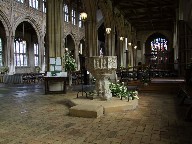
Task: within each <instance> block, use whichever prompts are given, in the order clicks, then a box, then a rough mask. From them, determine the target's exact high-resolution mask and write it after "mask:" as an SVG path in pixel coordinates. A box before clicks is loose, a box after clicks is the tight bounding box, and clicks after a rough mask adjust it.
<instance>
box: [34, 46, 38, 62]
mask: <svg viewBox="0 0 192 144" xmlns="http://www.w3.org/2000/svg"><path fill="white" fill-rule="evenodd" d="M34 56H35V66H39V45H38V44H37V43H35V44H34Z"/></svg>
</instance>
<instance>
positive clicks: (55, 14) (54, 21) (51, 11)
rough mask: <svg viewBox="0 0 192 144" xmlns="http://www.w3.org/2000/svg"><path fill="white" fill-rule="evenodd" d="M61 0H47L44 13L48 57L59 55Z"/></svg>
mask: <svg viewBox="0 0 192 144" xmlns="http://www.w3.org/2000/svg"><path fill="white" fill-rule="evenodd" d="M63 23H64V22H63V0H48V1H47V13H46V28H47V29H46V32H47V42H48V59H47V63H48V70H49V57H61V56H62V48H63V46H64V42H63Z"/></svg>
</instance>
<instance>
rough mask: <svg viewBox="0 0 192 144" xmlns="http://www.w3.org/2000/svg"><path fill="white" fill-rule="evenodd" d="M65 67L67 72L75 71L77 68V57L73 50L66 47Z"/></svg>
mask: <svg viewBox="0 0 192 144" xmlns="http://www.w3.org/2000/svg"><path fill="white" fill-rule="evenodd" d="M64 62H65V64H64V68H65V71H67V72H72V71H75V70H76V68H77V64H76V62H75V59H74V58H73V57H72V56H71V52H70V51H68V49H67V48H66V49H65V55H64Z"/></svg>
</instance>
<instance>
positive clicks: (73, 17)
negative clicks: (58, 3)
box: [71, 9, 76, 25]
mask: <svg viewBox="0 0 192 144" xmlns="http://www.w3.org/2000/svg"><path fill="white" fill-rule="evenodd" d="M71 16H72V18H71V20H72V24H73V25H76V16H75V10H74V9H72V11H71Z"/></svg>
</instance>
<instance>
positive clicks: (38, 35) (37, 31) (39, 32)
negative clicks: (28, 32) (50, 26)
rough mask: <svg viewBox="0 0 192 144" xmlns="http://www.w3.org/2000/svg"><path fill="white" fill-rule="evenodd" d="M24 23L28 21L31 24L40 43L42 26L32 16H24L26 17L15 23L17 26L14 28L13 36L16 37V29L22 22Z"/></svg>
mask: <svg viewBox="0 0 192 144" xmlns="http://www.w3.org/2000/svg"><path fill="white" fill-rule="evenodd" d="M24 21H27V22H29V23H30V24H31V25H32V27H33V28H34V29H35V32H36V34H37V38H38V41H39V42H40V36H41V35H40V34H42V33H43V32H42V29H41V27H40V25H39V24H38V23H37V22H36V20H35V19H34V18H32V17H30V16H24V17H21V18H19V19H18V20H17V21H16V22H15V25H14V27H13V34H14V35H15V31H16V28H17V26H18V25H19V24H20V23H21V22H24Z"/></svg>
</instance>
